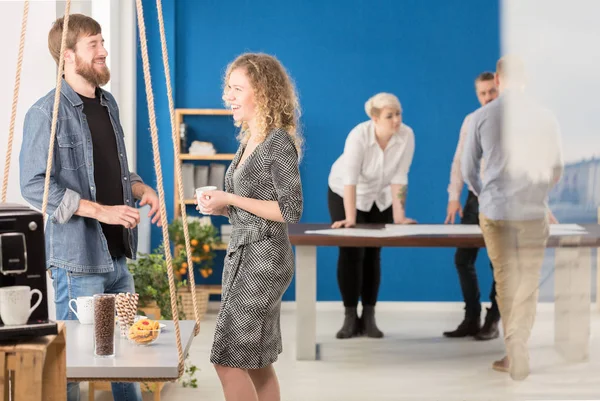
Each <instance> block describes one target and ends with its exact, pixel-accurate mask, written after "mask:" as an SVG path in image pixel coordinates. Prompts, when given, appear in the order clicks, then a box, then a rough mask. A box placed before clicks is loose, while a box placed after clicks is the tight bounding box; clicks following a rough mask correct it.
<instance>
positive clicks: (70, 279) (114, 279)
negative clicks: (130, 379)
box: [50, 257, 142, 401]
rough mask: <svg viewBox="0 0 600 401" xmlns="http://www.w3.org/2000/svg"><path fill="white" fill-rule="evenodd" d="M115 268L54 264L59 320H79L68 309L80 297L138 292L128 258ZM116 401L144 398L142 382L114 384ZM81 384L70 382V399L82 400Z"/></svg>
mask: <svg viewBox="0 0 600 401" xmlns="http://www.w3.org/2000/svg"><path fill="white" fill-rule="evenodd" d="M113 262H114V264H115V270H114V271H112V272H109V273H71V272H68V271H66V270H65V269H61V268H56V267H52V268H51V269H50V272H51V274H52V281H53V285H54V294H55V295H54V297H55V298H54V302H55V304H56V319H57V320H76V319H77V317H76V316H75V314H74V313H73V312H72V311H71V310H70V309H69V301H70V300H71V299H75V298H77V297H84V296H92V295H94V294H103V293H104V294H118V293H120V292H131V293H133V292H135V286H134V284H133V277H132V276H131V273H129V270H128V269H127V259H126V258H124V257H123V258H119V259H115V260H113ZM111 386H112V393H113V398H114V399H115V401H142V392H141V390H140V385H139V383H125V382H123V383H111ZM79 398H80V394H79V383H77V382H69V383H67V401H79Z"/></svg>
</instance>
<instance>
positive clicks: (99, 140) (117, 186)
mask: <svg viewBox="0 0 600 401" xmlns="http://www.w3.org/2000/svg"><path fill="white" fill-rule="evenodd" d="M79 97H80V98H81V100H82V101H83V113H84V114H85V116H86V118H87V124H88V126H89V128H90V132H91V134H92V147H93V150H94V152H93V153H94V179H95V181H96V202H97V203H100V204H102V205H107V206H114V205H123V204H124V202H123V184H122V182H121V164H120V162H119V151H118V150H117V140H116V138H115V131H114V129H113V126H112V123H111V122H110V116H109V115H108V110H107V109H106V107H105V106H102V104H100V92H99V91H98V90H96V97H95V98H93V99H92V98H89V97H85V96H82V95H79ZM100 225H101V226H102V231H103V232H104V236H105V237H106V241H107V242H108V250H109V251H110V254H111V256H112V257H114V258H118V257H122V256H125V255H126V245H125V244H126V243H127V241H126V240H125V238H126V237H125V235H126V234H127V231H125V230H124V227H123V226H121V225H109V224H104V223H100Z"/></svg>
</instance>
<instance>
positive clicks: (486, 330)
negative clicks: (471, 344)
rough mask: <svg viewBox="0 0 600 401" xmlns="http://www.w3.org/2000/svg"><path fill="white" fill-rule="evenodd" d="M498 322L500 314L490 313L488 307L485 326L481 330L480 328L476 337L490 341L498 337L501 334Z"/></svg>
mask: <svg viewBox="0 0 600 401" xmlns="http://www.w3.org/2000/svg"><path fill="white" fill-rule="evenodd" d="M498 322H500V316H496V315H495V314H492V313H490V309H489V308H488V310H487V314H486V315H485V322H484V323H483V327H481V330H479V333H477V335H476V336H475V339H476V340H479V341H488V340H493V339H494V338H498V336H499V335H500V330H499V329H498Z"/></svg>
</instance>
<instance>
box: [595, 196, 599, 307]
mask: <svg viewBox="0 0 600 401" xmlns="http://www.w3.org/2000/svg"><path fill="white" fill-rule="evenodd" d="M598 224H600V207H599V208H598ZM596 308H598V309H600V248H596Z"/></svg>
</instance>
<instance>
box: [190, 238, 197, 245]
mask: <svg viewBox="0 0 600 401" xmlns="http://www.w3.org/2000/svg"><path fill="white" fill-rule="evenodd" d="M190 244H192V246H198V240H197V239H193V240H191V241H190Z"/></svg>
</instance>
